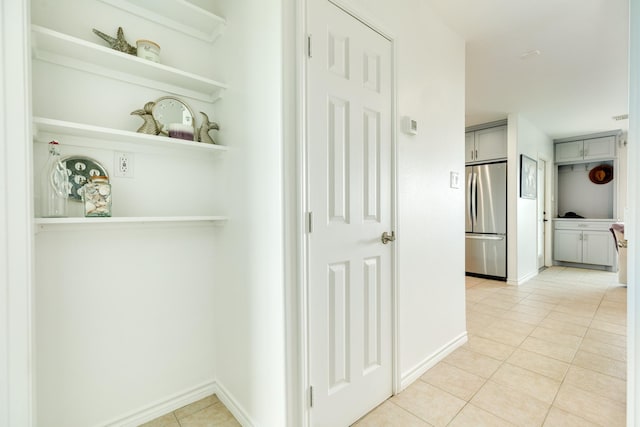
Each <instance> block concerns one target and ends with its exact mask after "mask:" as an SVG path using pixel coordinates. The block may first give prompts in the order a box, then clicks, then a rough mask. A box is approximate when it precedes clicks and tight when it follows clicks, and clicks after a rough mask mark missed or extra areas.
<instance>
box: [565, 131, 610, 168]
mask: <svg viewBox="0 0 640 427" xmlns="http://www.w3.org/2000/svg"><path fill="white" fill-rule="evenodd" d="M555 150H556V153H555V154H556V163H567V162H581V161H584V160H602V159H613V158H615V156H616V138H615V136H605V137H601V138H592V139H584V140H579V141H570V142H561V143H557V144H556V146H555Z"/></svg>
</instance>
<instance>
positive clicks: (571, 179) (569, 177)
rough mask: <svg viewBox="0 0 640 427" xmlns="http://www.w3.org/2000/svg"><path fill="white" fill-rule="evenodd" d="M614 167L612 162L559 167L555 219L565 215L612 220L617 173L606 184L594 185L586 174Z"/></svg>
mask: <svg viewBox="0 0 640 427" xmlns="http://www.w3.org/2000/svg"><path fill="white" fill-rule="evenodd" d="M602 164H607V165H611V166H614V162H613V160H610V161H599V162H591V163H578V164H572V165H558V194H557V197H558V198H557V200H558V216H559V217H563V216H564V215H566V213H567V212H575V213H576V214H578V215H580V216H582V217H584V218H590V219H606V218H615V216H614V211H613V207H614V195H615V194H614V193H615V180H616V179H617V173H616V171H615V170H614V179H613V180H612V181H610V182H608V183H606V184H594V183H593V182H591V180H590V179H589V171H590V170H591V169H593V168H594V167H596V166H599V165H602Z"/></svg>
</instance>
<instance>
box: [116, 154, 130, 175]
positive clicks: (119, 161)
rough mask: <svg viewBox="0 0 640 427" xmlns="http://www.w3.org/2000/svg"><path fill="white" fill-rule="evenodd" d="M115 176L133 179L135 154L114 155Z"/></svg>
mask: <svg viewBox="0 0 640 427" xmlns="http://www.w3.org/2000/svg"><path fill="white" fill-rule="evenodd" d="M113 169H114V170H115V173H114V176H119V177H121V178H133V153H118V152H116V153H115V154H114V167H113Z"/></svg>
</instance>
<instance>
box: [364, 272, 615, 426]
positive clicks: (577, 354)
mask: <svg viewBox="0 0 640 427" xmlns="http://www.w3.org/2000/svg"><path fill="white" fill-rule="evenodd" d="M466 286H467V292H466V299H467V330H468V333H469V341H468V342H467V343H466V344H465V345H463V346H462V347H461V348H459V349H457V350H456V351H454V352H453V353H452V354H450V355H449V356H447V357H446V358H445V359H444V360H443V361H442V362H440V363H438V364H437V365H436V366H434V367H433V368H431V369H430V370H429V371H428V372H427V373H425V374H424V375H423V376H422V377H421V378H420V380H418V381H416V382H415V383H413V384H412V385H411V386H409V387H408V388H407V389H406V390H404V391H403V392H402V393H400V394H398V395H397V396H394V397H393V398H391V399H389V400H388V401H386V402H385V403H383V404H382V405H380V406H379V407H377V408H376V409H375V410H373V411H372V412H371V413H369V414H368V415H367V416H365V417H364V418H363V419H361V420H360V421H359V422H357V423H356V424H355V425H356V426H358V427H365V426H371V427H373V426H375V427H380V426H402V427H411V426H474V427H478V426H513V425H515V426H545V427H550V426H580V427H586V426H607V427H614V426H621V427H623V426H625V416H626V414H625V411H626V355H627V354H626V298H627V288H626V287H623V286H621V285H619V284H618V283H617V275H616V274H615V273H609V272H601V271H594V270H582V269H574V268H566V267H552V268H549V269H547V270H545V271H543V272H542V273H540V274H539V275H538V276H537V277H535V278H534V279H532V280H530V281H529V282H527V283H525V284H524V285H522V286H520V287H515V286H510V285H507V284H505V283H503V282H496V281H491V280H485V279H479V278H473V277H467V278H466Z"/></svg>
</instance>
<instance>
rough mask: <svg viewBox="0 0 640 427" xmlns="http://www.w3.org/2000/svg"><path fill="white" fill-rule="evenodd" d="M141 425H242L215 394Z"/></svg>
mask: <svg viewBox="0 0 640 427" xmlns="http://www.w3.org/2000/svg"><path fill="white" fill-rule="evenodd" d="M140 427H240V423H238V421H236V419H235V418H234V417H233V415H231V412H229V410H228V409H227V408H226V407H225V406H224V405H223V404H222V402H220V400H219V399H218V397H217V396H216V395H215V394H214V395H211V396H208V397H205V398H204V399H201V400H198V401H197V402H194V403H192V404H190V405H187V406H183V407H182V408H180V409H176V410H175V411H173V412H171V413H169V414H167V415H164V416H162V417H160V418H156V419H155V420H153V421H150V422H148V423H146V424H143V425H142V426H140Z"/></svg>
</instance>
